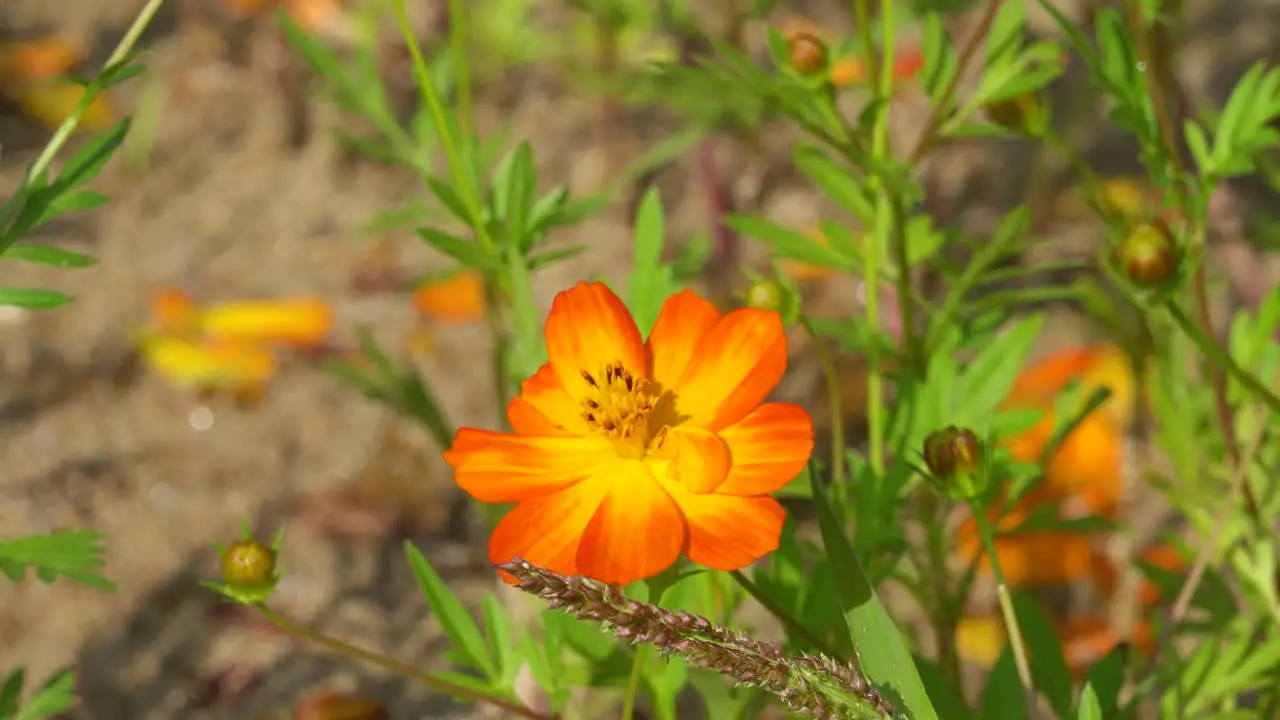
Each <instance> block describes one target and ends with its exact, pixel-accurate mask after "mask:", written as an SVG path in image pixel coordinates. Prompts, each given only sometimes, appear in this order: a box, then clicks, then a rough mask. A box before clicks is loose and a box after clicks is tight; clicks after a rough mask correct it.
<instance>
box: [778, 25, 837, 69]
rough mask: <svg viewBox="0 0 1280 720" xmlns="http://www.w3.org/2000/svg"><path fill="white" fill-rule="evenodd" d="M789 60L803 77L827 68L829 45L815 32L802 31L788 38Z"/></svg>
mask: <svg viewBox="0 0 1280 720" xmlns="http://www.w3.org/2000/svg"><path fill="white" fill-rule="evenodd" d="M787 61H788V62H789V63H791V69H793V70H795V71H796V72H797V73H799V74H800V76H801V77H813V76H814V75H817V74H819V73H821V72H823V71H825V70H826V69H827V46H826V44H825V43H823V42H822V40H821V39H820V38H819V37H818V36H817V35H814V34H813V33H810V32H805V31H800V32H797V33H795V34H793V35H792V36H791V37H789V38H787Z"/></svg>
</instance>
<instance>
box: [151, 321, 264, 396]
mask: <svg viewBox="0 0 1280 720" xmlns="http://www.w3.org/2000/svg"><path fill="white" fill-rule="evenodd" d="M138 352H139V354H140V355H141V357H142V360H143V362H144V363H145V364H146V366H147V367H149V368H150V369H151V370H152V371H154V372H155V373H156V374H158V375H160V376H161V377H163V378H165V379H166V380H167V381H169V382H171V383H173V384H174V385H177V386H179V387H184V388H189V389H221V390H243V389H244V388H247V387H250V386H253V385H261V384H264V383H266V382H267V381H268V380H270V379H271V378H272V377H274V376H275V374H276V372H277V369H278V368H277V365H276V360H275V356H273V355H272V354H271V351H270V350H269V349H268V348H265V347H263V346H261V345H256V344H252V343H237V342H229V341H215V342H197V341H194V340H189V339H186V338H181V337H175V336H170V335H161V334H156V333H145V334H143V335H142V336H140V338H139V341H138Z"/></svg>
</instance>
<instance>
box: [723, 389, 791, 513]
mask: <svg viewBox="0 0 1280 720" xmlns="http://www.w3.org/2000/svg"><path fill="white" fill-rule="evenodd" d="M720 437H721V438H723V439H724V442H725V443H726V444H727V445H728V446H729V452H730V454H731V455H732V457H733V467H732V469H730V470H729V477H728V479H727V480H725V482H724V484H723V485H721V486H720V487H719V488H717V489H716V492H718V493H721V494H723V495H767V494H769V493H771V492H776V491H777V490H779V489H781V488H782V487H783V486H784V485H786V484H787V483H789V482H791V481H792V480H793V479H794V478H795V477H796V476H797V475H799V474H800V472H801V471H802V470H804V466H805V464H806V463H807V462H809V455H810V454H811V453H812V452H813V420H812V419H811V418H810V417H809V413H807V412H805V410H804V408H802V407H800V406H799V405H792V404H790V403H769V404H767V405H761V406H760V407H758V408H756V409H755V410H753V411H752V412H751V414H750V415H747V416H746V417H745V418H743V419H742V421H741V422H738V423H736V424H734V425H730V426H729V427H727V428H725V429H724V430H721V431H720Z"/></svg>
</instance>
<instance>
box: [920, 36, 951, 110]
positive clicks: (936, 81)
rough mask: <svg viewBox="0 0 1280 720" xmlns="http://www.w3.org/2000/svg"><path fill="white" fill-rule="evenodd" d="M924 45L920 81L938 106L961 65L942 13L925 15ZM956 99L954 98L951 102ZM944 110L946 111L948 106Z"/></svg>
mask: <svg viewBox="0 0 1280 720" xmlns="http://www.w3.org/2000/svg"><path fill="white" fill-rule="evenodd" d="M923 45H924V67H923V68H921V73H920V82H921V85H922V86H923V87H924V89H925V92H927V93H928V94H929V98H930V99H931V100H933V102H934V105H935V106H936V105H937V104H938V103H940V102H942V95H943V93H945V92H946V89H947V87H948V86H949V85H950V84H951V81H952V78H954V77H955V74H956V71H957V70H958V66H959V59H958V58H957V57H956V52H955V48H953V47H952V46H951V36H950V35H948V34H947V28H946V25H944V24H943V22H942V16H941V14H939V13H936V12H929V13H926V14H925V15H924V39H923ZM954 101H955V99H954V98H952V100H951V102H954ZM943 110H944V111H946V110H947V108H943ZM944 117H945V115H944Z"/></svg>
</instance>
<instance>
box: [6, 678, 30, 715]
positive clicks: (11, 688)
mask: <svg viewBox="0 0 1280 720" xmlns="http://www.w3.org/2000/svg"><path fill="white" fill-rule="evenodd" d="M26 676H27V671H26V670H25V669H23V668H22V667H17V668H14V669H13V670H11V671H10V672H9V676H8V677H7V678H5V680H4V685H0V718H6V720H7V718H11V717H13V716H14V715H15V714H17V712H18V701H19V700H21V699H22V685H23V683H24V682H26Z"/></svg>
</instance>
